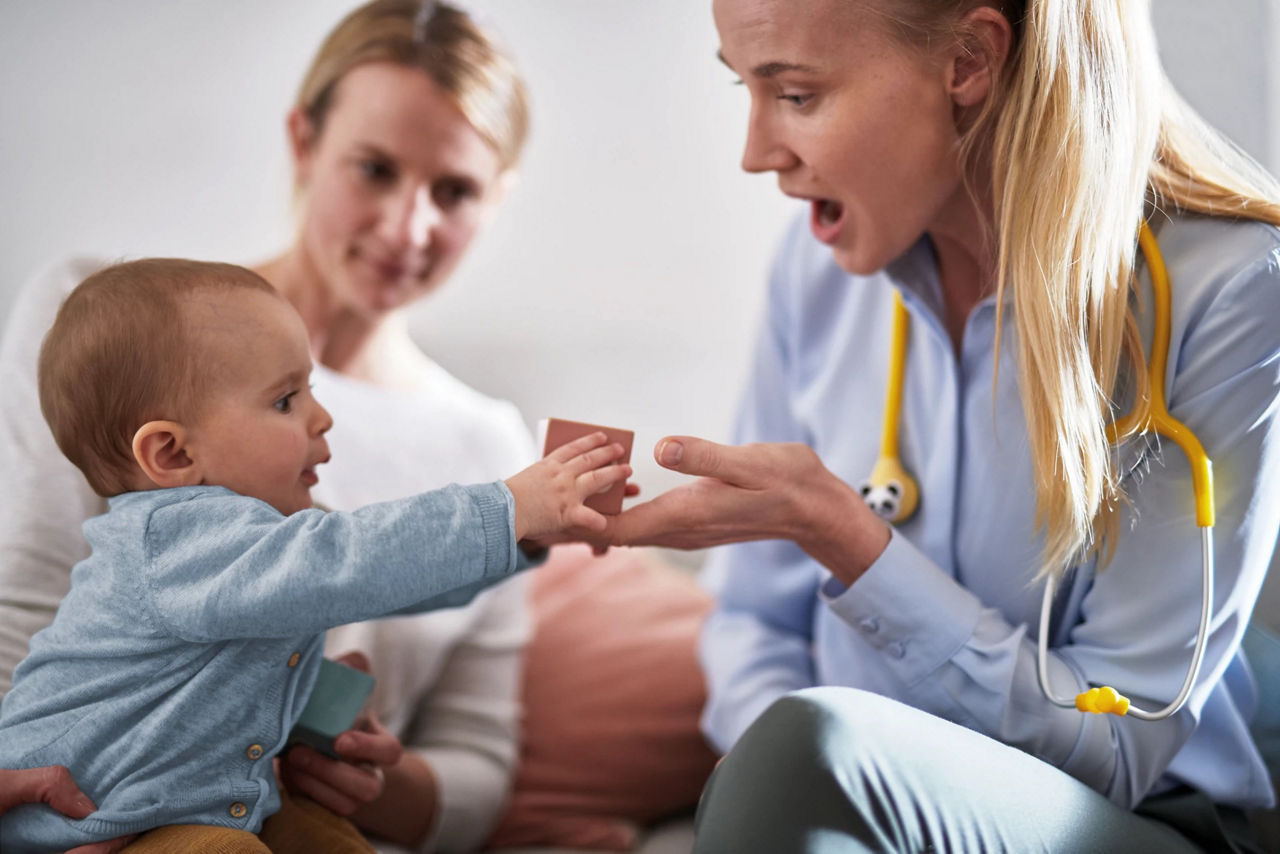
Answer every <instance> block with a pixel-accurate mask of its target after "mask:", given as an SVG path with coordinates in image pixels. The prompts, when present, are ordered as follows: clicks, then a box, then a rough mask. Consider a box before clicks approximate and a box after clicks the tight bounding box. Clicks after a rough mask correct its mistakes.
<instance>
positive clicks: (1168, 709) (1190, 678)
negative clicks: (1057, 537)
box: [1036, 525, 1213, 721]
mask: <svg viewBox="0 0 1280 854" xmlns="http://www.w3.org/2000/svg"><path fill="white" fill-rule="evenodd" d="M1200 566H1201V570H1202V572H1201V579H1200V625H1199V626H1198V627H1197V628H1196V642H1195V649H1194V650H1193V652H1192V654H1191V666H1190V667H1189V668H1187V676H1186V678H1185V679H1184V680H1182V688H1181V690H1179V691H1178V696H1176V697H1174V698H1173V702H1171V703H1169V705H1167V706H1165V707H1164V708H1162V709H1159V710H1157V711H1154V712H1149V711H1147V710H1145V709H1140V708H1138V707H1137V706H1133V705H1131V706H1129V708H1128V711H1127V712H1126V713H1125V714H1127V715H1131V716H1133V717H1135V718H1137V719H1138V720H1142V721H1159V720H1164V719H1165V718H1167V717H1170V716H1172V715H1174V714H1175V713H1177V712H1178V710H1180V709H1181V708H1182V707H1183V706H1184V705H1185V704H1186V702H1187V698H1188V697H1189V696H1191V689H1192V688H1194V687H1195V684H1196V680H1197V679H1198V678H1199V677H1200V665H1201V663H1202V662H1203V661H1204V652H1205V648H1206V647H1207V646H1208V640H1209V616H1210V614H1211V613H1212V611H1213V527H1212V526H1209V525H1206V526H1205V527H1202V528H1201V529H1200ZM1056 588H1057V584H1056V582H1055V581H1054V578H1053V577H1052V576H1050V577H1049V578H1048V579H1047V580H1046V581H1045V585H1044V598H1043V599H1042V600H1041V602H1040V637H1039V640H1038V643H1037V647H1038V648H1037V655H1036V663H1037V665H1038V676H1039V678H1040V690H1041V691H1043V692H1044V695H1045V696H1046V697H1048V698H1049V701H1050V702H1052V703H1053V704H1054V705H1056V706H1061V707H1063V708H1067V709H1078V708H1079V705H1078V703H1077V701H1076V699H1075V698H1074V697H1059V696H1058V695H1057V694H1055V693H1054V692H1053V686H1051V685H1050V684H1049V616H1050V611H1051V610H1052V608H1053V596H1054V593H1055V591H1056Z"/></svg>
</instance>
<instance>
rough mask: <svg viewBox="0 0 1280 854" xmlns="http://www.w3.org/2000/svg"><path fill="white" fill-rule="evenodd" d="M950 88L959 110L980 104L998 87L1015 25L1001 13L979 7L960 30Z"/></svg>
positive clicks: (950, 69)
mask: <svg viewBox="0 0 1280 854" xmlns="http://www.w3.org/2000/svg"><path fill="white" fill-rule="evenodd" d="M956 31H957V34H956V35H957V37H956V43H955V49H954V54H953V55H952V57H951V60H950V62H949V63H948V67H947V89H948V91H949V92H950V94H951V99H952V100H953V101H955V104H956V106H957V107H973V106H976V105H980V104H981V103H982V102H983V100H985V99H986V97H987V96H988V95H990V94H991V91H992V89H993V88H994V84H995V81H996V80H997V79H998V78H999V76H1000V74H1001V73H1002V72H1003V70H1004V66H1005V63H1006V62H1007V61H1008V60H1009V52H1010V51H1011V50H1012V47H1013V25H1012V24H1010V23H1009V19H1008V18H1006V17H1005V16H1004V15H1003V14H1001V13H1000V11H999V10H997V9H995V8H993V7H991V6H977V7H975V8H974V9H973V10H971V11H970V12H969V13H968V14H966V15H965V16H964V17H963V18H962V19H961V20H960V23H959V24H958V25H957V27H956Z"/></svg>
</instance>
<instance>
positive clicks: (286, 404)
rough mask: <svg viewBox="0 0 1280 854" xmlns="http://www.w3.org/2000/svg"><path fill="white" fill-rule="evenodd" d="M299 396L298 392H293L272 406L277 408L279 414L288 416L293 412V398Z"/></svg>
mask: <svg viewBox="0 0 1280 854" xmlns="http://www.w3.org/2000/svg"><path fill="white" fill-rule="evenodd" d="M297 394H298V393H297V392H296V391H291V392H289V393H288V394H286V395H285V396H284V397H281V398H280V399H278V400H277V401H276V402H275V403H273V404H271V405H272V406H273V407H275V409H276V411H277V412H281V413H284V414H286V415H287V414H288V413H290V412H292V411H293V398H294V397H295V396H296V395H297Z"/></svg>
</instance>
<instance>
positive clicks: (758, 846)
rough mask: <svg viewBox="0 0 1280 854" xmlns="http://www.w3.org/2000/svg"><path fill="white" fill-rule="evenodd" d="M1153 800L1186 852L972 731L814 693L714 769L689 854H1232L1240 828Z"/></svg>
mask: <svg viewBox="0 0 1280 854" xmlns="http://www.w3.org/2000/svg"><path fill="white" fill-rule="evenodd" d="M1156 801H1163V802H1164V803H1163V806H1162V805H1160V804H1157V807H1156V809H1154V810H1152V812H1154V813H1159V814H1160V815H1161V818H1165V816H1166V815H1168V814H1173V815H1174V816H1176V817H1177V823H1178V825H1179V827H1180V828H1183V829H1184V830H1185V829H1186V828H1185V825H1186V824H1187V823H1188V822H1189V823H1190V825H1191V827H1192V828H1193V829H1192V831H1191V833H1192V835H1193V836H1194V837H1196V842H1192V841H1190V840H1189V839H1188V838H1187V836H1184V835H1183V834H1182V833H1180V832H1178V831H1177V830H1175V829H1173V827H1171V826H1170V825H1169V824H1166V823H1165V822H1164V821H1161V820H1157V819H1155V818H1150V817H1146V816H1144V815H1140V814H1138V813H1135V812H1129V811H1127V810H1124V809H1121V808H1120V807H1118V806H1116V805H1115V804H1113V803H1111V801H1109V800H1107V799H1106V798H1105V797H1103V796H1102V795H1100V794H1098V793H1097V792H1095V791H1094V790H1092V789H1090V788H1089V787H1088V786H1086V785H1084V784H1083V783H1081V782H1079V781H1078V780H1076V779H1074V778H1072V777H1070V776H1068V775H1067V774H1065V773H1063V772H1062V771H1059V770H1058V769H1056V768H1054V767H1053V766H1051V765H1049V764H1047V763H1045V762H1042V761H1040V760H1038V759H1036V758H1035V757H1033V756H1030V755H1029V754H1026V753H1023V752H1022V751H1020V750H1017V749H1015V748H1012V747H1009V746H1007V745H1004V744H1001V743H1000V742H997V741H994V740H992V739H990V738H988V737H986V736H984V735H980V734H979V733H976V732H973V731H972V730H968V729H965V728H964V727H961V726H958V725H956V724H952V723H949V722H948V721H945V720H942V719H941V718H937V717H935V716H933V715H930V714H927V713H925V712H922V711H919V710H918V709H913V708H911V707H909V706H905V705H902V704H901V703H897V702H895V701H893V700H889V699H886V698H884V697H880V696H878V695H876V694H870V693H867V692H865V691H858V690H854V689H851V688H814V689H810V690H807V691H800V692H798V693H796V694H792V695H789V696H787V697H784V698H783V699H782V700H780V701H778V702H777V703H775V704H774V705H773V706H771V707H770V708H769V709H768V710H767V711H766V712H765V713H764V714H763V715H762V716H761V717H760V719H759V720H757V721H756V722H755V724H753V725H752V726H751V728H750V729H748V730H747V732H746V733H745V734H744V735H743V737H742V738H741V739H740V740H739V742H738V744H737V745H735V746H734V748H733V750H732V751H731V752H730V753H729V755H728V756H726V757H725V759H724V761H723V762H721V763H720V766H719V767H718V768H717V769H716V772H715V774H714V775H713V776H712V778H711V781H710V782H709V783H708V784H707V788H706V791H705V792H704V793H703V796H702V803H701V804H700V805H699V807H698V818H697V842H696V844H695V846H694V851H695V852H696V854H757V852H758V854H845V852H849V854H852V852H864V851H904V852H905V851H909V852H925V851H928V852H943V851H947V852H952V851H954V852H982V854H995V852H1016V853H1017V854H1023V852H1037V851H1047V852H1076V851H1079V852H1109V851H1124V852H1133V854H1141V852H1152V854H1181V852H1199V851H1205V850H1208V851H1231V850H1232V847H1231V845H1232V843H1231V842H1228V841H1227V840H1228V838H1229V837H1230V838H1235V837H1236V836H1237V833H1238V830H1239V828H1235V827H1233V830H1232V831H1231V832H1228V831H1227V830H1224V829H1223V827H1222V824H1221V821H1222V815H1221V814H1220V812H1219V811H1217V810H1215V808H1214V807H1213V805H1212V804H1211V803H1209V802H1208V799H1206V798H1204V797H1203V796H1201V795H1198V794H1194V793H1188V794H1187V795H1186V796H1185V799H1184V800H1181V801H1180V800H1179V798H1178V797H1177V796H1172V798H1171V799H1156ZM1148 803H1152V802H1148ZM1144 806H1145V805H1144ZM1141 811H1142V809H1141V808H1140V810H1139V812H1141ZM1229 812H1230V815H1228V819H1232V820H1233V819H1235V818H1237V817H1238V818H1239V820H1240V821H1241V822H1243V821H1244V817H1243V815H1242V814H1238V813H1237V812H1236V811H1229ZM1245 834H1246V835H1247V830H1245ZM1238 850H1249V848H1248V847H1245V848H1242V849H1238Z"/></svg>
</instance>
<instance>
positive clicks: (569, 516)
mask: <svg viewBox="0 0 1280 854" xmlns="http://www.w3.org/2000/svg"><path fill="white" fill-rule="evenodd" d="M623 453H624V451H623V447H622V446H621V445H619V444H617V443H616V442H615V443H612V444H609V439H608V437H607V436H606V435H605V434H604V433H592V434H590V435H587V436H583V437H582V438H580V439H575V440H573V441H572V442H569V443H567V444H565V445H561V446H560V447H559V448H556V449H555V450H554V451H552V452H551V453H550V454H548V455H547V456H545V457H543V458H542V459H541V460H538V462H536V463H534V464H533V465H531V466H529V467H528V468H527V469H525V470H524V471H522V472H520V473H519V474H516V475H513V476H512V477H510V478H508V479H507V481H506V484H507V488H508V489H510V490H511V495H512V497H514V498H515V506H516V510H515V529H516V539H517V540H524V539H531V538H538V537H548V536H552V535H555V534H559V533H561V532H564V531H567V530H569V529H571V528H582V529H586V530H589V531H602V530H604V528H605V518H604V516H602V515H601V514H600V513H598V512H596V511H595V510H592V509H591V508H590V507H587V506H586V505H585V504H583V501H585V500H586V499H587V498H589V497H590V496H592V495H594V494H595V493H597V492H599V491H601V490H603V489H607V488H608V487H610V486H612V485H613V484H615V483H617V482H618V481H620V480H625V479H626V478H628V477H629V476H630V475H631V466H629V465H626V464H625V463H617V464H612V465H611V463H613V461H614V460H616V459H618V458H619V457H620V456H622V454H623Z"/></svg>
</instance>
